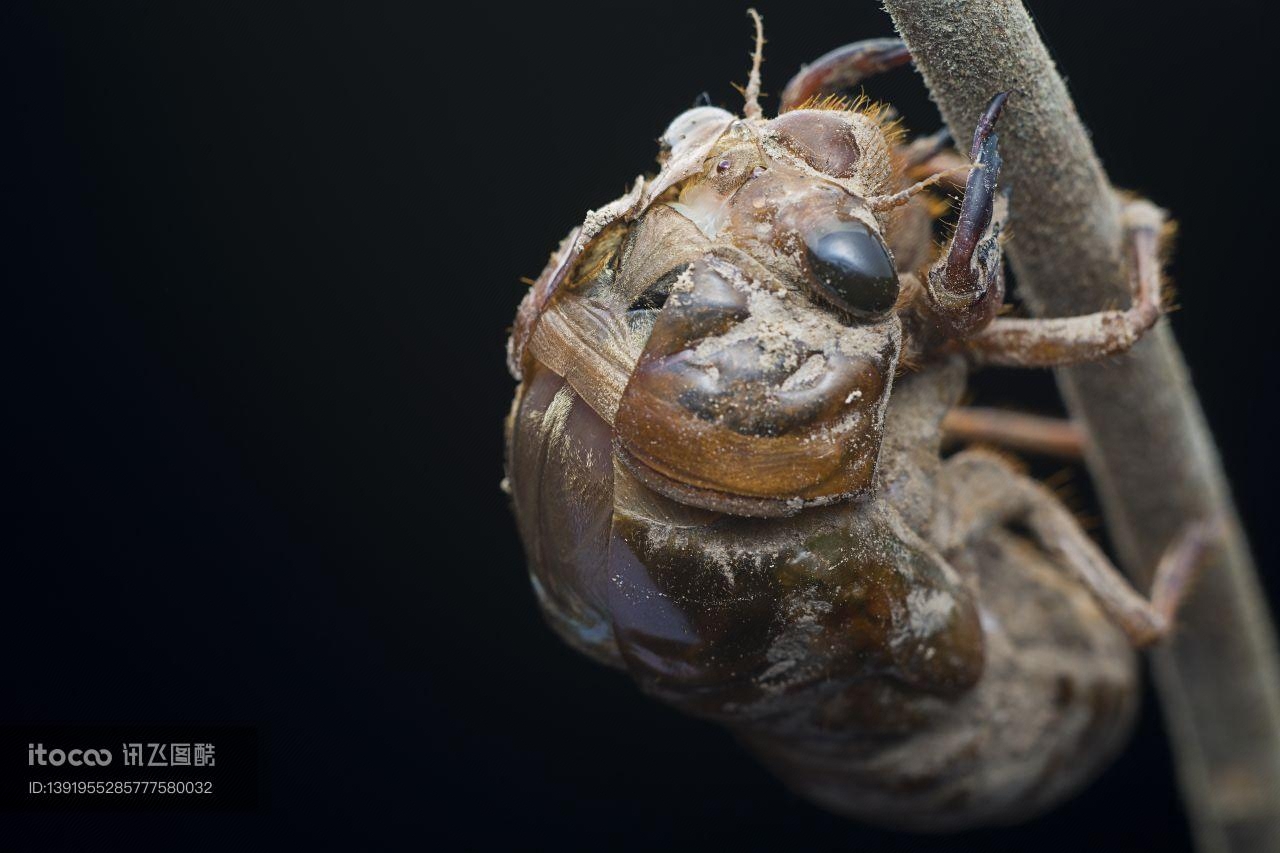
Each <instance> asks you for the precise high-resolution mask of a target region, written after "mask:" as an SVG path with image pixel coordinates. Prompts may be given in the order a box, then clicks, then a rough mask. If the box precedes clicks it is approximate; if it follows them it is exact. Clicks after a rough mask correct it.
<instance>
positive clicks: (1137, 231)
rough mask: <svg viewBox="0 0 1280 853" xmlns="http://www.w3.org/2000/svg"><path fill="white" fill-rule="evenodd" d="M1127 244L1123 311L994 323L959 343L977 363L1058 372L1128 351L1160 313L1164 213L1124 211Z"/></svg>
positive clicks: (1137, 204) (1147, 207) (1148, 207)
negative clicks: (1129, 297)
mask: <svg viewBox="0 0 1280 853" xmlns="http://www.w3.org/2000/svg"><path fill="white" fill-rule="evenodd" d="M1124 219H1125V225H1126V231H1127V232H1128V240H1129V279H1130V287H1131V289H1132V292H1133V304H1132V305H1131V306H1130V307H1129V308H1128V309H1127V310H1124V311H1099V312H1097V313H1094V314H1084V315H1082V316H1078V317H1055V318H1046V319H1035V320H1025V319H1017V318H1004V317H1001V318H997V319H996V320H995V321H994V322H992V323H991V325H990V326H988V327H987V328H985V329H983V330H982V331H980V332H978V333H977V334H975V335H974V336H973V337H971V338H969V339H968V340H966V341H965V347H966V348H967V350H968V352H969V353H970V355H971V357H972V358H973V360H974V361H975V362H977V363H979V364H992V365H1003V366H1009V367H1058V366H1061V365H1065V364H1078V363H1080V362H1085V361H1096V360H1097V359H1100V358H1105V357H1107V356H1111V355H1116V354H1117V353H1122V352H1125V351H1126V350H1128V349H1129V348H1130V347H1132V346H1133V345H1134V344H1135V343H1137V342H1138V340H1139V339H1140V338H1141V337H1142V335H1143V334H1144V333H1145V332H1146V331H1147V330H1148V329H1150V328H1151V327H1152V326H1154V325H1155V323H1156V320H1158V319H1160V315H1161V313H1162V312H1163V305H1162V301H1161V296H1160V258H1159V255H1160V235H1161V232H1162V231H1163V228H1164V222H1165V220H1164V212H1163V211H1161V210H1160V209H1159V208H1157V207H1156V206H1155V205H1153V204H1151V203H1150V202H1147V201H1143V200H1137V201H1132V202H1130V203H1129V204H1128V205H1126V207H1125V210H1124Z"/></svg>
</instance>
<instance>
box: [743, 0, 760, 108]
mask: <svg viewBox="0 0 1280 853" xmlns="http://www.w3.org/2000/svg"><path fill="white" fill-rule="evenodd" d="M747 14H748V15H750V16H751V19H752V20H753V21H755V25H756V49H755V50H754V51H752V53H751V74H750V76H748V77H747V88H745V89H743V90H742V97H743V98H745V99H746V104H745V105H744V106H743V107H742V115H743V117H744V118H748V119H757V118H763V117H764V110H762V109H761V108H760V65H761V64H762V63H763V62H764V19H763V18H761V17H760V13H759V12H757V11H756V10H755V9H748V10H747Z"/></svg>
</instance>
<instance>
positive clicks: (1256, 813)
mask: <svg viewBox="0 0 1280 853" xmlns="http://www.w3.org/2000/svg"><path fill="white" fill-rule="evenodd" d="M885 6H886V8H887V9H888V11H889V14H890V15H891V16H892V17H893V20H894V24H895V25H896V26H897V28H898V31H899V32H900V33H901V34H902V36H903V38H904V39H905V40H906V42H907V45H908V46H909V47H910V48H911V52H912V54H913V55H914V57H915V61H916V66H917V68H918V69H919V70H920V73H921V74H922V75H923V76H924V79H925V82H926V83H927V84H928V86H929V89H930V91H931V92H932V95H933V98H934V100H935V101H936V102H937V104H938V106H939V108H940V109H941V110H942V114H943V117H944V118H945V119H946V121H947V123H948V125H949V126H950V128H951V131H952V133H953V135H954V138H956V139H965V138H967V137H968V134H969V131H970V129H971V128H972V127H973V125H974V122H975V121H976V120H977V118H978V116H979V114H980V113H981V112H982V108H983V106H984V105H985V104H986V102H987V100H988V99H989V98H990V97H991V95H992V93H994V92H999V91H1003V90H1007V89H1011V90H1013V91H1014V93H1015V94H1014V96H1013V98H1012V99H1011V100H1010V102H1009V106H1008V109H1007V110H1006V111H1005V115H1004V117H1003V118H1002V120H1001V123H1000V137H1001V139H1000V145H1001V150H1002V151H1003V152H1004V157H1005V165H1004V169H1005V173H1004V178H1005V181H1004V183H1006V185H1007V186H1009V187H1011V188H1012V192H1013V195H1012V211H1011V215H1010V221H1011V225H1012V226H1013V228H1014V229H1015V231H1016V238H1015V239H1013V240H1011V241H1010V243H1009V245H1008V249H1009V253H1010V260H1011V263H1012V265H1013V268H1014V272H1015V274H1016V275H1017V281H1018V288H1019V292H1020V294H1021V295H1022V297H1023V299H1024V300H1025V301H1026V302H1027V304H1028V305H1029V306H1030V307H1031V308H1032V310H1033V311H1034V312H1035V313H1037V314H1039V315H1041V316H1063V315H1069V314H1079V313H1084V312H1089V311H1096V310H1099V309H1102V308H1105V307H1110V306H1113V305H1116V304H1121V305H1123V304H1126V303H1127V300H1128V293H1127V289H1126V284H1125V278H1124V275H1123V270H1122V261H1121V250H1120V236H1121V227H1120V213H1119V208H1118V205H1117V202H1116V198H1115V195H1114V194H1113V192H1112V190H1111V186H1110V183H1109V182H1108V180H1107V176H1106V174H1105V173H1104V172H1103V170H1102V166H1101V164H1100V163H1099V162H1098V158H1097V155H1096V154H1095V153H1094V151H1093V147H1092V145H1091V144H1090V142H1089V139H1088V136H1087V135H1086V133H1085V130H1084V128H1083V126H1082V125H1081V123H1080V119H1079V117H1078V116H1077V115H1076V112H1075V107H1074V106H1073V104H1072V102H1071V99H1070V96H1069V95H1068V94H1067V91H1066V86H1065V85H1064V83H1063V81H1062V78H1061V77H1060V76H1059V75H1058V73H1057V71H1056V69H1055V68H1054V66H1053V62H1052V61H1051V60H1050V58H1049V55H1048V52H1047V51H1046V50H1045V47H1044V45H1043V44H1042V43H1041V41H1040V39H1039V37H1038V35H1037V33H1036V31H1035V27H1034V25H1033V24H1032V22H1031V19H1030V17H1029V16H1028V15H1027V12H1026V10H1025V9H1024V8H1023V6H1022V3H1021V2H1018V0H886V2H885ZM1189 286H1192V287H1194V286H1195V283H1191V284H1190V285H1189ZM1058 382H1059V386H1060V388H1061V389H1062V393H1063V396H1064V398H1065V399H1066V402H1067V405H1068V408H1069V409H1070V411H1071V413H1072V415H1073V417H1074V418H1076V419H1077V420H1079V421H1080V422H1081V423H1083V424H1084V425H1085V427H1086V429H1087V431H1088V435H1089V442H1088V464H1089V470H1090V473H1091V475H1092V477H1093V479H1094V482H1095V483H1096V484H1097V487H1098V491H1099V493H1100V495H1101V499H1102V503H1103V509H1104V512H1105V514H1106V517H1107V521H1108V529H1109V531H1110V533H1111V536H1112V539H1113V541H1114V542H1115V545H1116V548H1117V550H1118V552H1119V557H1120V559H1121V562H1122V563H1123V565H1124V566H1125V567H1126V570H1127V571H1128V572H1129V574H1130V575H1131V576H1132V577H1133V579H1134V580H1135V582H1136V583H1137V585H1138V586H1139V588H1142V589H1146V588H1147V586H1148V585H1149V583H1150V580H1151V573H1152V571H1153V569H1154V567H1155V565H1156V563H1157V561H1158V559H1159V557H1160V554H1161V552H1162V551H1163V550H1164V548H1165V547H1166V546H1167V545H1168V544H1169V543H1170V542H1171V541H1173V540H1174V538H1175V537H1176V536H1177V535H1178V534H1179V532H1180V531H1181V530H1183V529H1184V528H1185V527H1186V525H1187V524H1189V523H1192V522H1195V521H1198V520H1203V519H1207V518H1219V519H1222V520H1223V523H1224V525H1225V528H1226V532H1225V535H1224V539H1223V541H1222V543H1221V544H1220V545H1219V546H1218V547H1217V548H1215V549H1214V550H1213V552H1212V553H1211V555H1210V559H1209V561H1208V564H1207V565H1206V567H1205V570H1204V574H1203V576H1202V578H1201V580H1200V582H1199V583H1198V585H1197V587H1196V589H1195V591H1194V592H1193V593H1192V596H1191V599H1190V601H1189V602H1188V604H1187V605H1186V607H1185V609H1184V610H1183V612H1182V615H1181V617H1180V620H1179V622H1180V628H1179V631H1178V633H1177V635H1176V636H1175V637H1174V638H1173V639H1172V641H1170V643H1169V644H1168V645H1167V646H1165V647H1164V648H1161V649H1158V650H1157V651H1156V652H1154V653H1153V666H1154V672H1155V677H1156V682H1157V686H1158V688H1159V690H1160V695H1161V699H1162V702H1163V704H1164V707H1165V713H1166V717H1167V718H1168V720H1169V723H1170V728H1171V733H1172V736H1173V741H1174V743H1173V746H1174V752H1175V754H1176V758H1177V764H1178V771H1179V777H1180V782H1181V785H1182V789H1183V794H1184V798H1185V800H1186V802H1187V806H1188V810H1189V812H1190V815H1191V819H1192V823H1193V826H1194V829H1195V833H1196V839H1197V844H1198V847H1199V848H1200V849H1201V850H1204V851H1220V850H1221V851H1249V852H1250V853H1253V851H1263V850H1267V851H1270V850H1280V666H1278V664H1277V660H1278V658H1277V651H1276V642H1275V635H1274V629H1273V628H1272V626H1271V623H1270V619H1269V617H1268V614H1267V611H1266V605H1265V598H1264V596H1263V593H1262V591H1261V589H1260V587H1259V584H1258V580H1257V576H1256V573H1255V569H1254V566H1253V562H1252V559H1251V558H1250V555H1249V551H1248V545H1247V543H1246V541H1245V539H1244V535H1243V533H1242V532H1241V529H1240V525H1239V521H1238V519H1237V517H1236V513H1235V510H1234V508H1233V507H1232V505H1231V496H1230V492H1229V489H1228V486H1227V483H1226V479H1225V477H1224V475H1223V472H1222V467H1221V463H1220V461H1219V458H1218V453H1217V450H1216V448H1215V447H1214V444H1213V440H1212V438H1211V436H1210V435H1209V431H1208V428H1207V426H1206V424H1205V420H1204V416H1203V413H1202V412H1201V410H1200V406H1199V403H1198V401H1197V399H1196V396H1195V392H1194V390H1193V389H1192V387H1191V384H1190V380H1189V378H1188V375H1187V370H1186V366H1185V364H1184V362H1183V359H1182V356H1181V353H1180V352H1179V350H1178V347H1177V344H1176V343H1175V342H1174V339H1173V336H1172V334H1171V332H1170V330H1169V328H1168V324H1167V323H1165V322H1161V323H1160V324H1159V325H1158V326H1157V327H1156V328H1155V329H1154V330H1153V331H1152V332H1151V333H1150V334H1148V336H1147V338H1146V339H1145V340H1144V341H1142V342H1141V343H1140V344H1139V345H1138V346H1137V347H1135V348H1134V350H1133V351H1132V353H1130V354H1129V355H1128V356H1125V357H1121V358H1117V359H1114V360H1112V361H1110V362H1108V363H1106V364H1102V365H1086V366H1082V367H1074V368H1070V369H1064V370H1061V371H1059V372H1058Z"/></svg>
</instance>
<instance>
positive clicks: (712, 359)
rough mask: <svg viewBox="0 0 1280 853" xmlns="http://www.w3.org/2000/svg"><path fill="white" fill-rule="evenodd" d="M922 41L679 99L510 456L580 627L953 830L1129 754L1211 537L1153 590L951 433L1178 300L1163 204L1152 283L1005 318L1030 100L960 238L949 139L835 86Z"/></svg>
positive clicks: (593, 650) (743, 722) (743, 721)
mask: <svg viewBox="0 0 1280 853" xmlns="http://www.w3.org/2000/svg"><path fill="white" fill-rule="evenodd" d="M758 55H759V52H758V50H757V57H758ZM905 58H906V54H905V50H904V49H902V48H901V45H900V44H896V43H888V42H885V41H883V40H881V41H877V42H874V43H869V44H862V45H855V46H850V47H848V48H843V49H841V50H838V51H834V52H832V53H831V54H828V55H827V56H826V57H824V58H823V59H821V60H819V62H818V63H815V65H813V66H810V67H809V68H808V69H806V70H805V71H803V72H802V73H801V74H800V75H799V76H798V77H797V79H796V80H795V81H793V82H792V84H791V85H789V86H788V87H787V89H786V94H785V95H784V107H785V108H786V109H785V111H784V112H783V113H782V114H781V115H780V116H778V117H776V118H773V119H766V118H765V117H764V116H763V113H762V111H760V110H759V106H758V104H757V103H756V94H757V93H758V91H759V82H758V81H759V76H758V67H757V68H756V69H753V73H752V78H751V79H752V81H753V83H752V85H749V86H748V87H747V90H746V92H747V94H748V96H749V97H748V108H747V109H746V110H745V111H744V112H745V115H744V117H741V118H739V117H735V116H733V115H731V114H730V113H729V112H727V111H725V110H722V109H718V108H715V107H710V106H699V107H695V108H694V109H692V110H689V111H688V112H686V113H684V114H682V115H681V116H679V117H677V118H676V120H675V121H673V122H672V123H671V125H670V126H669V127H668V129H667V131H666V132H665V133H664V134H663V136H662V140H661V151H660V152H659V162H660V164H661V170H660V171H659V173H658V174H657V175H656V176H655V177H653V178H651V179H649V180H642V181H640V182H638V183H637V184H636V185H635V187H634V189H633V190H632V191H631V192H630V193H628V194H627V195H626V196H624V197H623V198H620V199H618V200H617V201H615V202H613V203H611V204H609V205H607V206H605V207H604V208H601V209H600V210H598V211H595V212H593V213H591V214H589V215H588V216H587V219H586V221H585V222H584V223H583V225H582V226H581V227H579V228H578V229H576V230H575V231H574V232H572V233H571V234H570V236H569V237H568V238H567V239H566V240H565V242H564V243H563V244H562V245H561V247H560V249H559V251H558V252H557V253H556V254H555V255H553V257H552V259H551V261H550V263H549V264H548V266H547V268H546V270H545V271H544V272H543V274H542V276H540V277H539V279H538V282H537V283H536V284H535V285H534V287H533V288H532V289H531V290H530V292H529V294H528V295H527V296H526V299H525V301H524V303H522V305H521V308H520V311H519V314H518V316H517V321H516V324H515V326H514V328H513V333H512V340H511V345H510V361H511V366H512V370H513V373H515V375H516V376H517V378H518V379H520V380H521V384H520V387H519V389H518V390H517V394H516V400H515V403H514V405H513V408H512V414H511V417H510V419H509V420H508V424H507V453H508V458H507V471H508V478H509V482H510V490H511V496H512V502H513V504H514V507H515V511H516V517H517V521H518V522H519V525H520V532H521V536H522V538H523V540H524V542H525V546H526V551H527V553H528V557H529V562H530V570H531V574H532V577H533V580H534V587H535V590H536V592H537V594H538V597H539V601H540V603H541V605H542V607H543V609H544V611H545V612H546V614H547V616H548V618H549V620H550V622H551V624H552V625H553V626H554V627H555V628H556V630H557V631H558V632H559V633H560V634H561V635H562V636H564V637H565V639H566V640H568V641H569V642H570V643H571V644H573V645H574V646H575V647H577V648H579V649H581V650H582V651H584V652H586V653H587V654H589V655H591V656H593V657H595V658H596V659H598V660H601V661H603V662H605V663H608V664H610V665H614V666H618V667H622V668H625V669H626V670H627V671H628V672H629V673H630V674H631V675H632V676H633V678H634V679H635V680H636V682H637V683H638V684H639V685H640V686H641V687H642V688H643V689H644V690H645V691H646V692H648V693H650V694H652V695H654V696H656V697H658V698H660V699H662V700H663V701H666V702H669V703H672V704H674V705H676V706H677V707H680V708H682V709H684V710H686V711H688V712H690V713H694V714H697V715H700V716H704V717H707V718H709V719H713V720H716V721H718V722H720V723H722V724H724V725H728V726H730V727H731V728H733V729H734V730H735V731H736V732H737V733H738V734H739V735H740V736H741V737H742V738H743V740H744V741H745V742H746V743H747V744H748V745H749V746H750V747H751V748H752V749H753V750H755V751H756V752H757V754H759V755H760V756H761V758H762V760H764V761H765V762H766V763H767V764H769V766H770V767H772V768H773V769H774V770H775V771H776V772H777V773H778V774H779V775H780V776H781V777H782V778H783V779H784V780H786V781H787V783H788V784H790V785H792V786H793V787H795V788H796V789H797V790H798V791H800V792H801V793H803V794H804V795H805V796H808V797H810V798H811V799H813V800H814V801H816V802H818V803H820V804H822V805H824V806H825V807H827V808H831V809H833V810H836V811H839V812H842V813H846V814H850V815H854V816H858V817H862V818H865V819H868V820H873V821H876V822H882V823H890V824H903V823H907V824H910V825H912V826H915V827H917V828H937V829H943V828H953V827H959V826H967V825H973V824H976V823H989V822H1003V821H1008V820H1013V819H1016V818H1018V817H1023V816H1026V815H1028V814H1031V813H1034V812H1036V811H1038V810H1041V809H1044V808H1046V807H1048V806H1049V805H1051V804H1053V803H1054V802H1056V801H1058V800H1059V799H1061V798H1062V797H1063V796H1065V795H1066V794H1067V793H1069V792H1070V791H1071V790H1074V789H1075V788H1076V787H1078V786H1079V785H1080V784H1081V783H1082V782H1083V781H1084V780H1085V779H1087V778H1088V777H1089V776H1090V775H1091V774H1093V773H1094V772H1096V770H1097V768H1098V767H1100V766H1101V765H1102V764H1103V763H1104V762H1105V761H1106V759H1107V758H1108V757H1109V756H1110V755H1112V754H1113V753H1114V751H1115V749H1116V748H1117V747H1118V745H1119V743H1120V742H1121V740H1122V737H1123V734H1124V731H1125V729H1126V726H1127V724H1128V721H1129V720H1130V718H1131V716H1132V712H1133V708H1134V702H1135V695H1136V693H1135V690H1136V687H1135V670H1134V660H1133V656H1132V652H1131V651H1130V646H1131V644H1141V643H1146V642H1149V641H1151V640H1153V639H1156V638H1158V637H1159V636H1160V635H1161V634H1162V633H1163V632H1164V631H1166V630H1167V629H1168V626H1169V622H1170V618H1171V616H1172V614H1173V611H1174V608H1175V607H1176V605H1177V602H1178V601H1179V600H1180V598H1181V595H1182V592H1183V590H1184V589H1185V586H1186V579H1187V576H1188V569H1187V567H1188V566H1189V565H1191V564H1192V563H1193V562H1194V559H1193V558H1194V554H1193V553H1192V551H1191V550H1187V549H1184V550H1183V551H1182V552H1181V553H1180V554H1179V555H1178V556H1177V557H1176V558H1172V559H1170V560H1169V561H1167V562H1168V568H1162V569H1161V571H1160V572H1158V573H1157V582H1156V584H1157V603H1156V604H1155V605H1152V604H1151V603H1150V602H1148V601H1147V600H1146V599H1145V598H1143V597H1142V596H1140V595H1139V594H1138V593H1137V592H1135V591H1134V590H1133V589H1132V588H1130V587H1129V586H1128V585H1127V584H1126V583H1125V582H1124V581H1123V579H1122V578H1121V577H1120V576H1119V575H1118V574H1117V573H1116V571H1115V569H1114V568H1113V567H1111V566H1110V564H1109V563H1108V562H1107V560H1106V558H1105V556H1103V555H1102V553H1101V552H1100V551H1099V550H1098V549H1097V547H1096V546H1094V545H1093V544H1092V542H1091V541H1090V540H1089V539H1088V537H1087V536H1086V535H1085V534H1084V533H1083V532H1082V531H1080V530H1079V528H1078V526H1077V525H1076V524H1075V521H1074V519H1073V518H1072V517H1071V516H1070V514H1069V513H1067V512H1066V511H1065V510H1064V509H1062V508H1061V506H1060V505H1058V504H1057V502H1056V499H1054V498H1053V496H1052V495H1051V494H1050V493H1048V492H1046V491H1044V490H1043V489H1042V488H1041V487H1039V486H1038V485H1037V484H1035V483H1033V482H1032V481H1030V480H1028V479H1027V478H1026V477H1025V476H1023V475H1022V474H1020V473H1018V472H1017V471H1016V470H1014V469H1013V468H1011V467H1009V466H1008V465H1007V464H1005V463H1004V462H1003V461H1002V460H1001V459H1000V458H999V457H994V456H991V455H989V454H988V455H983V454H981V453H977V452H974V451H966V452H963V453H960V454H957V455H955V456H953V457H950V458H944V457H943V456H942V454H941V445H942V430H943V427H942V424H943V422H944V418H946V416H947V413H948V412H949V411H951V410H952V409H953V408H954V407H955V405H956V403H957V401H958V400H959V398H960V396H961V394H962V393H963V391H964V384H965V377H966V374H967V371H968V369H970V367H972V366H974V365H978V364H982V363H986V362H998V363H1002V364H1013V365H1019V364H1026V365H1045V364H1060V363H1069V362H1074V361H1079V360H1087V359H1090V358H1098V357H1102V356H1104V355H1106V354H1110V353H1114V352H1117V351H1119V350H1121V349H1123V348H1124V347H1126V346H1128V345H1130V344H1131V343H1132V342H1133V341H1134V340H1136V339H1137V337H1138V336H1140V335H1141V333H1142V332H1143V331H1145V329H1146V328H1148V327H1149V326H1150V325H1151V324H1152V323H1154V322H1155V319H1156V318H1158V316H1159V313H1160V305H1159V296H1158V294H1159V287H1158V266H1156V265H1155V262H1154V256H1155V252H1156V249H1157V248H1158V246H1157V237H1158V233H1159V216H1158V213H1157V212H1156V211H1155V208H1153V207H1151V206H1150V205H1146V203H1145V202H1135V203H1134V205H1136V206H1134V207H1132V212H1131V214H1130V220H1131V222H1132V223H1133V224H1132V234H1133V236H1134V251H1135V255H1134V264H1133V267H1134V292H1135V305H1134V306H1133V307H1132V308H1130V309H1128V310H1127V311H1116V312H1103V313H1102V314H1097V315H1089V316H1087V317H1081V318H1065V319H1058V320H1014V319H1008V318H1003V317H997V316H996V314H997V311H998V309H999V308H1000V306H1001V304H1002V302H1003V298H1004V280H1003V273H1002V269H1001V240H1002V239H1003V230H1002V229H1003V220H1004V216H1005V210H1006V205H1005V200H1004V196H1003V194H1002V191H1001V187H1000V185H999V179H1000V166H1001V163H1000V155H999V142H998V137H997V134H996V133H995V127H996V126H997V120H998V118H999V115H1000V111H1001V110H1002V109H1004V108H1005V107H1006V100H1007V96H1006V95H1003V94H998V95H996V96H995V97H994V98H993V100H992V103H991V106H990V108H989V109H988V111H987V113H986V114H985V115H984V116H983V117H982V119H981V120H980V121H979V123H978V127H977V130H976V131H975V134H974V140H973V144H972V146H971V147H970V149H969V154H970V155H971V156H970V160H971V161H972V162H967V163H966V165H965V167H964V168H965V170H966V171H967V172H968V177H967V182H966V184H965V189H964V198H963V201H962V204H961V206H960V211H959V214H958V223H957V227H956V229H955V232H954V236H953V238H952V239H951V240H950V241H949V242H948V244H947V245H946V246H945V247H944V248H943V250H942V251H941V252H938V251H937V250H936V248H935V246H934V243H933V236H932V235H933V224H934V223H933V219H934V211H935V210H936V207H935V206H934V205H931V204H930V202H929V201H928V200H927V198H926V195H927V194H926V193H925V192H924V191H925V190H926V189H927V187H928V186H930V185H931V184H932V183H936V182H937V181H939V180H941V179H942V177H943V176H944V175H946V174H948V170H942V171H940V172H938V173H933V174H925V175H923V180H922V181H918V182H916V183H912V181H911V178H910V177H908V174H907V171H908V170H909V169H910V170H914V171H913V172H912V177H916V176H917V175H916V174H915V173H916V172H918V171H919V170H920V169H921V168H922V167H923V164H927V163H928V162H931V161H932V160H933V159H934V158H936V157H937V156H938V154H939V151H940V148H941V143H940V142H939V139H938V138H937V137H935V138H931V139H926V140H924V141H923V142H917V143H910V144H908V143H905V142H904V141H903V140H902V139H901V138H900V135H899V134H898V133H896V132H894V131H892V130H889V129H887V128H886V126H885V125H884V122H883V120H882V111H876V110H870V109H867V108H865V107H859V106H850V105H849V104H847V103H846V102H843V101H836V100H830V99H822V97H821V96H823V95H825V94H827V93H828V91H829V90H828V89H826V88H825V87H826V86H827V85H828V84H830V85H846V84H849V83H851V82H855V81H857V80H859V79H861V78H862V77H863V76H865V74H867V73H870V72H872V71H875V70H883V69H885V68H889V67H893V66H895V65H897V64H901V63H902V62H903V61H904V59H905ZM757 62H758V59H757ZM815 99H816V100H815ZM948 156H949V157H950V161H951V163H953V164H954V162H955V161H956V160H957V159H962V157H961V155H960V154H959V153H954V154H950V155H948ZM951 171H954V170H951ZM904 357H909V359H910V361H911V362H912V363H913V364H914V365H918V367H917V368H915V369H914V370H912V371H910V372H903V371H902V369H901V364H900V363H901V361H902V360H903V359H904ZM1188 548H1190V546H1188ZM996 721H1003V722H1002V723H1000V727H1002V728H1001V730H1000V731H997V730H996V729H997V723H996Z"/></svg>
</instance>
